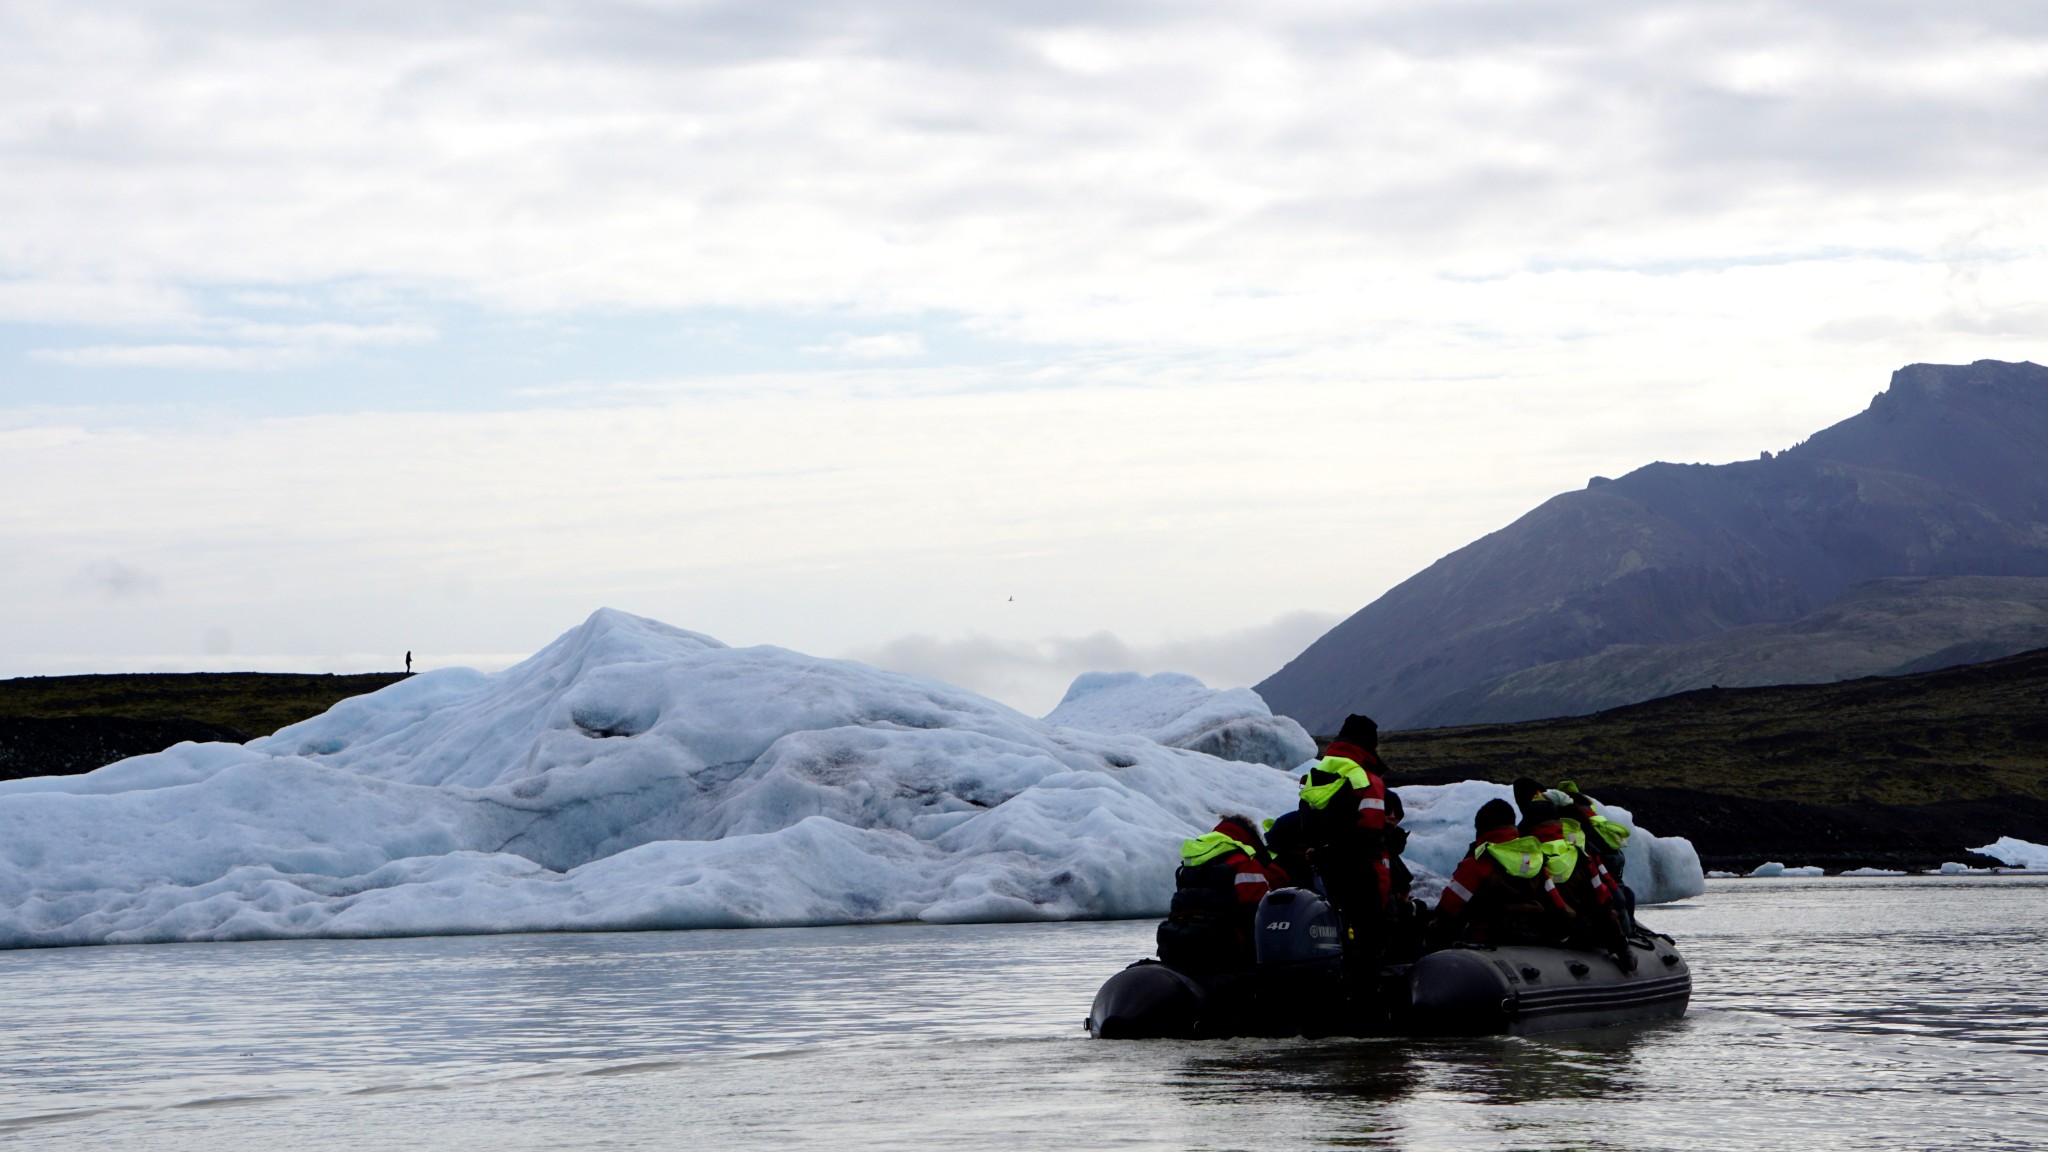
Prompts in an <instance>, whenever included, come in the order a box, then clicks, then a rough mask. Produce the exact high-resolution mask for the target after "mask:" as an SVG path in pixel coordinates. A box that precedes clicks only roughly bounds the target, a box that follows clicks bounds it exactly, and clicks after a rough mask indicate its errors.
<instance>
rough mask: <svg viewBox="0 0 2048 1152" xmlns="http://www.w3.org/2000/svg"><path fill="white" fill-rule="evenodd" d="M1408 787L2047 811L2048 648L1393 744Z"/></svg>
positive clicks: (1392, 761) (1404, 734)
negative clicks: (1560, 783) (1537, 785)
mask: <svg viewBox="0 0 2048 1152" xmlns="http://www.w3.org/2000/svg"><path fill="white" fill-rule="evenodd" d="M1382 752H1383V753H1384V755H1385V757H1386V760H1387V763H1388V766H1389V768H1390V770H1391V771H1392V773H1393V776H1394V781H1395V783H1397V784H1400V783H1413V784H1431V783H1446V782H1449V781H1453V780H1465V779H1485V780H1494V781H1503V782H1504V781H1509V780H1512V779H1514V778H1515V777H1517V776H1522V775H1528V776H1535V777H1538V778H1539V779H1547V780H1552V781H1555V780H1559V779H1569V778H1573V777H1576V778H1578V779H1580V780H1582V781H1584V782H1585V783H1586V786H1587V787H1588V788H1589V789H1591V790H1592V791H1593V792H1594V793H1595V794H1596V795H1598V794H1600V791H1601V789H1603V788H1606V789H1611V788H1614V787H1617V786H1622V787H1630V788H1662V789H1673V788H1676V789H1686V790H1689V791H1695V792H1709V793H1715V794H1719V795H1724V796H1736V797H1742V798H1744V799H1750V800H1772V801H1798V802H1804V803H1809V804H1833V805H1841V804H1885V805H1924V804H1934V803H1939V802H1945V801H1966V800H1967V801H1981V800H1989V799H1993V798H1996V797H2031V798H2033V799H2035V800H2048V649H2039V650H2036V651H2033V652H2025V653H2021V654H2020V655H2018V656H2011V657H2007V658H2006V659H2003V660H1994V661H1990V662H1988V663H1983V664H1970V665H1965V666H1962V667H1957V668H1945V669H1942V670H1940V671H1936V672H1922V673H1918V674H1915V675H1911V676H1895V677H1871V678H1868V679H1863V680H1850V681H1844V682H1841V683H1837V684H1811V685H1780V686H1775V687H1766V688H1709V689H1702V690H1700V691H1696V692H1687V693H1683V694H1681V695H1677V696H1667V697H1665V698H1663V699H1661V700H1651V701H1647V702H1645V703H1642V704H1632V705H1629V706H1627V707H1624V708H1615V709H1610V710H1609V711H1606V712H1599V713H1595V714H1594V715H1591V716H1574V717H1565V718H1560V719H1555V720H1536V721H1529V722H1525V723H1520V724H1484V725H1469V726H1465V727H1457V728H1423V729H1411V730H1407V731H1400V732H1390V733H1387V734H1386V735H1385V736H1384V737H1383V738H1382Z"/></svg>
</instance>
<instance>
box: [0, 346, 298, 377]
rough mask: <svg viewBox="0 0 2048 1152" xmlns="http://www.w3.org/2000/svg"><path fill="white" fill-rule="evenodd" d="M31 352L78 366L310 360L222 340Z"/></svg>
mask: <svg viewBox="0 0 2048 1152" xmlns="http://www.w3.org/2000/svg"><path fill="white" fill-rule="evenodd" d="M29 355H31V356H34V357H35V358H36V359H38V360H47V361H49V362H51V363H53V364H69V365H71V366H73V367H76V368H212V369H223V370H227V371H236V372H247V371H264V370H268V369H273V368H287V367H291V366H293V365H298V364H305V363H307V362H308V361H309V360H310V357H309V356H308V355H307V353H306V352H305V351H304V350H303V349H296V348H263V347H230V346H227V345H222V344H100V345H94V346H92V347H88V348H38V349H35V350H34V351H32V352H30V353H29Z"/></svg>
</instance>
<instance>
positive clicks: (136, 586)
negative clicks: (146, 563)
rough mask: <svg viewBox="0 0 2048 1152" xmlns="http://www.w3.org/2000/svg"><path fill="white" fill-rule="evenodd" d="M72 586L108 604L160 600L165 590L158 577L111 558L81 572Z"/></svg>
mask: <svg viewBox="0 0 2048 1152" xmlns="http://www.w3.org/2000/svg"><path fill="white" fill-rule="evenodd" d="M72 586H73V587H75V588H78V589H79V590H81V591H84V592H88V593H90V594H92V595H95V596H98V597H100V598H101V599H105V600H129V599H133V598H134V597H137V596H160V595H162V594H163V590H164V585H163V581H162V580H159V579H157V577H156V574H155V573H152V572H150V571H148V570H146V569H143V568H140V567H137V566H136V565H134V564H129V563H127V562H125V561H122V560H115V559H111V558H110V559H106V560H99V561H95V562H93V563H91V564H87V565H85V566H84V567H82V568H80V569H79V570H78V571H77V572H76V573H75V574H74V575H73V578H72Z"/></svg>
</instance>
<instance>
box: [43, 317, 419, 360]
mask: <svg viewBox="0 0 2048 1152" xmlns="http://www.w3.org/2000/svg"><path fill="white" fill-rule="evenodd" d="M192 326H196V327H207V328H213V329H224V330H226V331H227V332H229V333H230V334H232V335H233V336H235V337H237V338H239V339H241V340H244V341H247V343H239V344H96V345H91V346H88V347H84V348H37V349H33V350H31V351H30V352H29V355H30V356H32V357H34V358H35V359H37V360H45V361H48V362H50V363H53V364H69V365H71V366H73V367H78V368H183V369H194V368H199V369H216V370H223V371H231V372H244V371H269V370H274V369H280V368H294V367H300V366H303V365H307V364H311V363H313V362H315V361H317V360H318V359H320V358H321V357H322V356H324V355H328V354H331V353H333V352H336V351H340V350H343V349H347V348H357V347H380V346H382V347H388V346H393V345H405V344H424V343H427V342H430V341H432V340H433V339H434V337H435V332H434V329H433V328H431V327H429V326H427V325H424V324H409V323H399V324H344V323H331V322H323V323H315V324H250V323H232V324H220V323H218V322H195V323H194V325H192Z"/></svg>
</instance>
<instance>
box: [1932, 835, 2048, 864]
mask: <svg viewBox="0 0 2048 1152" xmlns="http://www.w3.org/2000/svg"><path fill="white" fill-rule="evenodd" d="M1970 851H1972V852H1974V853H1976V854H1977V855H1979V856H1989V857H1991V858H1992V859H1993V860H1996V861H1998V862H1999V863H2001V864H2003V865H2005V866H2006V867H2008V868H2027V869H2035V868H2048V845H2042V844H2034V843H2030V842H2028V841H2025V840H2021V839H2019V838H2018V837H2016V836H2000V837H1999V838H1998V839H1997V841H1995V842H1993V843H1990V844H1986V845H1985V846H1984V847H1982V848H1972V849H1970ZM1944 867H1946V865H1944Z"/></svg>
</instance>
